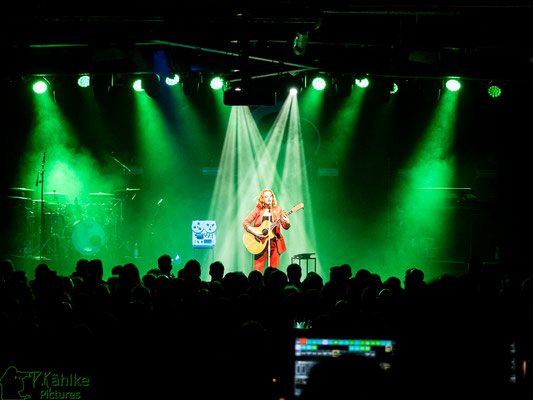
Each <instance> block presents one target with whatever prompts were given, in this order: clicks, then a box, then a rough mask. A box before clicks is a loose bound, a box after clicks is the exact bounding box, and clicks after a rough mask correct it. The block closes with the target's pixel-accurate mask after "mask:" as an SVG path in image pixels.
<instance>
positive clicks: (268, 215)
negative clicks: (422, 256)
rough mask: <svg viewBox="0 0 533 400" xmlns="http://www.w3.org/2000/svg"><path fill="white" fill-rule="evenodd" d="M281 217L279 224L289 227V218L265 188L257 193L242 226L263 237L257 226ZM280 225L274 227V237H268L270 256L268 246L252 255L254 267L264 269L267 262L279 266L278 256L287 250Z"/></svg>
mask: <svg viewBox="0 0 533 400" xmlns="http://www.w3.org/2000/svg"><path fill="white" fill-rule="evenodd" d="M280 218H281V224H280V225H281V226H283V229H289V228H290V227H291V224H290V221H289V218H288V217H287V215H286V212H285V211H283V209H282V208H281V207H280V206H277V205H276V196H274V193H273V192H272V190H270V189H265V190H263V191H262V192H261V193H260V194H259V199H258V200H257V205H256V206H255V208H254V209H253V210H252V212H251V213H250V214H249V215H248V217H246V219H245V220H244V222H243V223H242V226H244V229H246V231H248V232H250V233H251V234H253V235H255V236H256V237H257V238H259V239H263V238H264V237H265V236H264V235H263V233H262V232H261V231H259V230H258V229H254V228H257V227H259V226H261V224H262V223H263V221H268V220H270V222H271V223H274V222H276V221H277V220H278V219H280ZM280 225H278V226H276V228H274V231H273V233H274V237H273V238H271V239H270V256H269V251H268V250H269V247H268V245H267V246H266V247H265V250H263V251H262V252H261V253H259V254H256V255H255V256H254V269H257V270H259V271H261V273H262V272H263V271H264V268H265V265H266V264H267V262H268V265H267V266H270V267H274V268H278V267H279V257H280V255H281V254H282V253H283V252H285V250H287V246H286V245H285V239H284V238H283V235H282V234H281V228H280Z"/></svg>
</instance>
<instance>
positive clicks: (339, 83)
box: [335, 75, 353, 97]
mask: <svg viewBox="0 0 533 400" xmlns="http://www.w3.org/2000/svg"><path fill="white" fill-rule="evenodd" d="M352 83H353V78H352V77H351V76H346V75H345V76H340V77H338V78H336V79H335V92H336V93H337V96H339V97H350V95H351V94H352Z"/></svg>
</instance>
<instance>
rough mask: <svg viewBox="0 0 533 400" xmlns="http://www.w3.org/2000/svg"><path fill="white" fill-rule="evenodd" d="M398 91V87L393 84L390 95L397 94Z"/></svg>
mask: <svg viewBox="0 0 533 400" xmlns="http://www.w3.org/2000/svg"><path fill="white" fill-rule="evenodd" d="M398 90H400V87H399V86H398V84H397V83H396V82H393V83H392V87H391V89H390V94H396V93H398Z"/></svg>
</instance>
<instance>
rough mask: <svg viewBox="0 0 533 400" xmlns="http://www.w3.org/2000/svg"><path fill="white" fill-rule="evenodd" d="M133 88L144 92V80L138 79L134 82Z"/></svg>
mask: <svg viewBox="0 0 533 400" xmlns="http://www.w3.org/2000/svg"><path fill="white" fill-rule="evenodd" d="M133 89H134V90H135V91H136V92H142V91H143V90H144V89H143V82H142V80H140V79H136V80H135V81H134V82H133Z"/></svg>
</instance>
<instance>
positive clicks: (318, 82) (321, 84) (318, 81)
mask: <svg viewBox="0 0 533 400" xmlns="http://www.w3.org/2000/svg"><path fill="white" fill-rule="evenodd" d="M311 84H312V85H313V88H314V89H315V90H324V89H325V88H326V80H325V79H324V78H322V77H320V76H317V77H316V78H314V79H313V81H312V82H311Z"/></svg>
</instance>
